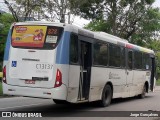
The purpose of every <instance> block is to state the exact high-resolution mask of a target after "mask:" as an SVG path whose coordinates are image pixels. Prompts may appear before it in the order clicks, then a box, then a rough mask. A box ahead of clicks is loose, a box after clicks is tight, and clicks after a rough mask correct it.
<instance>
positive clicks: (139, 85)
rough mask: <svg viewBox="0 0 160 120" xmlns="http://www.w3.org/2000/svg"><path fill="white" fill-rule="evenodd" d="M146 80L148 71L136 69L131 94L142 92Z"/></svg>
mask: <svg viewBox="0 0 160 120" xmlns="http://www.w3.org/2000/svg"><path fill="white" fill-rule="evenodd" d="M145 81H146V72H145V71H141V70H134V76H133V85H132V86H131V87H130V96H136V95H138V94H141V93H142V89H143V86H144V83H145Z"/></svg>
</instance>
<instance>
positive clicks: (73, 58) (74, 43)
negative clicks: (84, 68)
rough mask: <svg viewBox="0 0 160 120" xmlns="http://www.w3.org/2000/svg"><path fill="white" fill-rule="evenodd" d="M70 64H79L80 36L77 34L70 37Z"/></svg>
mask: <svg viewBox="0 0 160 120" xmlns="http://www.w3.org/2000/svg"><path fill="white" fill-rule="evenodd" d="M70 63H71V64H77V63H78V36H77V35H75V34H71V37H70Z"/></svg>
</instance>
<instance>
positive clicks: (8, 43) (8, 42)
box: [4, 29, 11, 60]
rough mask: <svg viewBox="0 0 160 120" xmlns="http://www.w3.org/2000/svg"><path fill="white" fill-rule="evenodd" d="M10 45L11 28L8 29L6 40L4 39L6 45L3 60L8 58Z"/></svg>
mask: <svg viewBox="0 0 160 120" xmlns="http://www.w3.org/2000/svg"><path fill="white" fill-rule="evenodd" d="M10 45H11V29H10V30H9V33H8V37H7V41H6V47H5V52H4V60H8V59H9V50H10Z"/></svg>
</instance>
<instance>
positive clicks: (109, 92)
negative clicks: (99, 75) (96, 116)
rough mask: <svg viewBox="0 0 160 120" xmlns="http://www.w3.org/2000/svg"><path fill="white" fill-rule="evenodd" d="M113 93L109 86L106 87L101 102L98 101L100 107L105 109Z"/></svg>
mask: <svg viewBox="0 0 160 120" xmlns="http://www.w3.org/2000/svg"><path fill="white" fill-rule="evenodd" d="M112 95H113V91H112V88H111V86H110V85H108V84H107V85H106V86H105V87H104V89H103V92H102V97H101V100H100V101H99V103H100V105H101V106H102V107H107V106H108V105H109V104H110V103H111V100H112Z"/></svg>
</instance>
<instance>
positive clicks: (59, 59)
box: [56, 32, 70, 64]
mask: <svg viewBox="0 0 160 120" xmlns="http://www.w3.org/2000/svg"><path fill="white" fill-rule="evenodd" d="M69 41H70V32H64V33H63V35H62V37H61V40H60V42H59V44H58V46H57V54H56V63H57V64H69Z"/></svg>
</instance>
